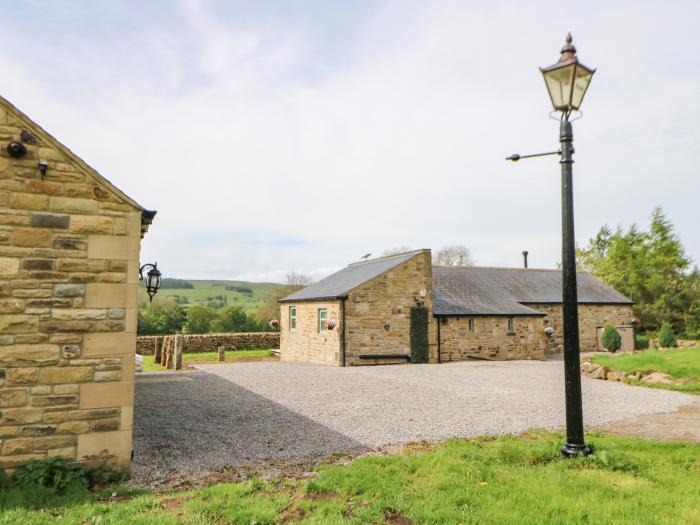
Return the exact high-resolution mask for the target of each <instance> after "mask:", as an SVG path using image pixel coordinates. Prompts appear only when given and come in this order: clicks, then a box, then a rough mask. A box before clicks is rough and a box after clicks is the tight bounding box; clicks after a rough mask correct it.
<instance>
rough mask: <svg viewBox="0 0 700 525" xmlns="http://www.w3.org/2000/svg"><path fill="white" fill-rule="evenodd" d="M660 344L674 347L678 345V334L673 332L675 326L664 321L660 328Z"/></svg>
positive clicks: (663, 346)
mask: <svg viewBox="0 0 700 525" xmlns="http://www.w3.org/2000/svg"><path fill="white" fill-rule="evenodd" d="M659 344H660V345H661V347H662V348H672V347H674V346H676V334H675V333H674V332H673V327H672V326H671V325H670V324H668V323H664V324H663V325H662V326H661V330H659Z"/></svg>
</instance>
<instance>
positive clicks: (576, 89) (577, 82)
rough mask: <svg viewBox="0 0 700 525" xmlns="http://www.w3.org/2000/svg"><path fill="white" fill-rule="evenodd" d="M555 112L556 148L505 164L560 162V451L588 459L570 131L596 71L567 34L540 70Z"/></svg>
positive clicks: (572, 141)
mask: <svg viewBox="0 0 700 525" xmlns="http://www.w3.org/2000/svg"><path fill="white" fill-rule="evenodd" d="M540 71H541V72H542V76H543V77H544V82H545V85H546V87H547V91H548V92H549V97H550V99H551V101H552V106H553V107H554V111H555V112H557V111H558V112H560V113H561V115H560V125H559V142H560V150H559V151H556V152H551V153H544V154H537V155H522V156H521V155H517V154H515V155H511V156H510V157H508V158H507V160H511V161H513V162H517V161H518V160H520V159H521V158H526V157H536V156H543V155H557V154H558V155H559V156H560V159H561V160H560V161H559V163H560V164H561V225H562V303H563V318H564V384H565V386H564V388H565V394H566V443H565V444H564V445H563V446H562V448H561V452H562V454H564V456H566V457H574V456H578V455H584V456H585V455H588V454H590V453H591V449H590V448H589V447H588V446H587V445H586V443H585V441H584V435H583V407H582V400H581V366H580V359H581V357H580V349H579V332H578V297H577V289H576V241H575V237H574V192H573V169H572V167H573V163H574V160H573V158H572V157H573V153H574V132H573V128H572V126H571V121H570V117H571V113H572V112H573V111H578V110H579V108H580V107H581V103H582V102H583V97H584V95H585V94H586V91H587V89H588V86H589V84H590V82H591V79H592V78H593V73H595V69H590V68H588V67H586V66H584V65H583V64H581V63H580V62H579V61H578V57H577V56H576V48H575V47H574V45H573V44H572V38H571V33H569V34H568V35H566V42H565V44H564V47H562V49H561V56H560V57H559V60H558V61H557V62H556V63H555V64H553V65H551V66H548V67H543V68H540Z"/></svg>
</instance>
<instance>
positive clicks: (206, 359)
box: [0, 350, 274, 523]
mask: <svg viewBox="0 0 700 525" xmlns="http://www.w3.org/2000/svg"><path fill="white" fill-rule="evenodd" d="M273 355H274V354H273V353H272V350H229V351H227V352H226V362H227V363H235V362H236V361H252V360H255V359H258V358H263V357H272V356H273ZM218 361H219V353H218V352H199V353H185V354H182V363H183V365H187V363H188V362H197V363H216V362H218ZM143 371H144V372H171V371H172V370H166V369H165V368H163V367H162V366H160V365H159V364H156V363H155V362H154V360H153V356H152V355H146V356H143ZM0 523H2V522H0Z"/></svg>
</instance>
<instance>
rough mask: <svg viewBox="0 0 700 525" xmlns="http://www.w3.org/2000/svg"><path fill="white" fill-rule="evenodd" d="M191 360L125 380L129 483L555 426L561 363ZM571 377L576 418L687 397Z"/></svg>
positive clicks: (620, 416) (605, 418) (671, 403)
mask: <svg viewBox="0 0 700 525" xmlns="http://www.w3.org/2000/svg"><path fill="white" fill-rule="evenodd" d="M198 368H199V369H200V371H199V372H194V373H189V374H178V375H170V376H169V378H170V379H177V380H167V381H158V380H156V381H154V380H150V379H149V380H148V381H150V382H138V383H137V388H136V406H135V420H134V450H135V457H134V466H133V476H134V481H135V482H136V483H153V482H157V481H158V480H163V479H166V478H168V477H173V476H179V475H186V476H192V475H196V474H197V473H201V472H203V471H205V470H207V469H220V468H222V467H226V466H242V465H256V464H262V463H265V462H269V461H271V460H307V459H311V458H314V457H318V456H323V455H329V454H332V453H334V452H344V451H362V450H368V449H372V448H376V447H378V446H382V445H387V444H400V443H404V442H407V441H417V440H439V439H444V438H447V437H469V436H476V435H480V434H505V433H518V432H521V431H524V430H526V429H529V428H552V429H556V428H561V427H562V426H563V425H564V399H563V363H562V362H561V361H546V362H541V361H510V362H487V361H476V362H459V363H449V364H443V365H403V366H382V367H364V368H360V367H357V368H334V367H322V366H314V365H304V364H293V363H278V362H276V363H270V362H265V363H245V364H233V365H199V366H198ZM163 379H168V378H163ZM582 379H583V395H584V414H585V419H586V421H585V422H586V425H588V426H592V425H595V426H597V425H602V424H606V423H611V422H614V421H620V420H624V419H629V418H631V417H634V416H638V415H645V414H654V413H664V412H673V411H675V410H676V409H678V408H679V407H681V406H684V405H689V404H691V403H693V401H695V400H696V398H694V397H692V396H688V395H685V394H680V393H677V392H670V391H663V390H653V389H647V388H642V387H632V386H627V385H624V384H621V383H614V382H609V381H597V380H593V379H589V378H585V377H584V378H582Z"/></svg>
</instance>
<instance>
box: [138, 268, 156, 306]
mask: <svg viewBox="0 0 700 525" xmlns="http://www.w3.org/2000/svg"><path fill="white" fill-rule="evenodd" d="M146 268H150V270H149V271H148V273H147V274H146V293H147V294H148V300H149V302H153V296H154V295H155V294H157V293H158V288H160V276H161V273H160V270H158V263H154V264H150V263H148V264H144V265H143V266H142V267H141V268H140V269H139V281H143V271H144V270H145V269H146Z"/></svg>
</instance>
